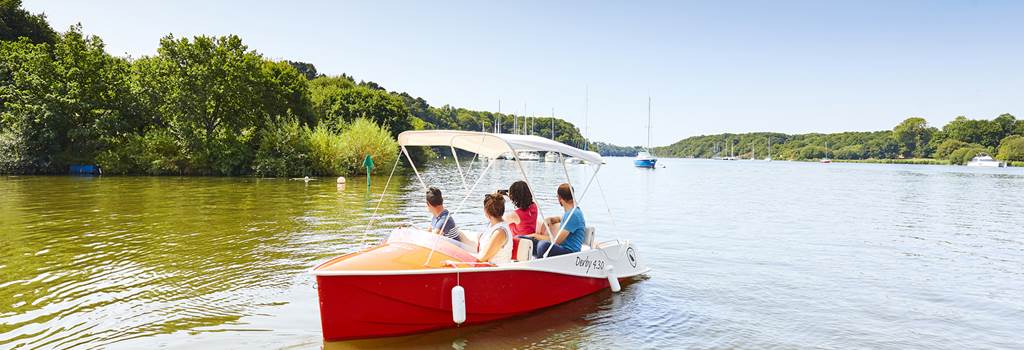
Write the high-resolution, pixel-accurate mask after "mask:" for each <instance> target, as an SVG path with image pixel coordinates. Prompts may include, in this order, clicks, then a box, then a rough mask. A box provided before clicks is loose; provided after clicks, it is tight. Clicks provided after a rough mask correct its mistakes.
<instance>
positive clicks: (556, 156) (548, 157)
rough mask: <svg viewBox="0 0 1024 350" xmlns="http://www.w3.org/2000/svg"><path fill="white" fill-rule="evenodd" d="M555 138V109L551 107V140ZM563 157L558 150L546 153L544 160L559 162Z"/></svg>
mask: <svg viewBox="0 0 1024 350" xmlns="http://www.w3.org/2000/svg"><path fill="white" fill-rule="evenodd" d="M554 140H555V109H554V108H552V109H551V141H554ZM561 159H562V155H560V154H558V152H547V153H544V161H545V162H552V163H558V161H559V160H561Z"/></svg>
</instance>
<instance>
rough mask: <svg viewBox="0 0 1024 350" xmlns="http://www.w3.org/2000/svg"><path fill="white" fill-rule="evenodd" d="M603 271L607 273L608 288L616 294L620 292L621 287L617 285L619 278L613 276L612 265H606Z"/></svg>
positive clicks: (613, 269)
mask: <svg viewBox="0 0 1024 350" xmlns="http://www.w3.org/2000/svg"><path fill="white" fill-rule="evenodd" d="M605 271H608V286H609V287H611V289H612V291H613V292H616V293H618V292H619V291H620V290H622V286H621V285H619V278H618V277H616V276H615V268H614V267H612V265H608V268H607V269H606V270H605Z"/></svg>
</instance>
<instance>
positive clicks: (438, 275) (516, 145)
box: [311, 130, 650, 340]
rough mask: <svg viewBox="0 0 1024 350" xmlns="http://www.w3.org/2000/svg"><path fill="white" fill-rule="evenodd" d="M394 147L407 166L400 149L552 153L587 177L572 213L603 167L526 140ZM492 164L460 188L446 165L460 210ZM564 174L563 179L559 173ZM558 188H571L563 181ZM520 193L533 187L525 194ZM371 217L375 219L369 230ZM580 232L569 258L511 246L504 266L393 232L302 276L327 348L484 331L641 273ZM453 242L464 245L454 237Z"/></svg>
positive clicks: (457, 135)
mask: <svg viewBox="0 0 1024 350" xmlns="http://www.w3.org/2000/svg"><path fill="white" fill-rule="evenodd" d="M398 144H399V145H400V146H401V149H402V152H403V153H404V154H405V156H406V157H405V159H408V160H411V157H409V152H408V150H407V149H406V148H407V147H408V146H430V147H450V148H453V149H461V150H463V151H467V152H473V153H476V154H478V155H481V156H486V157H488V158H496V157H498V156H499V155H501V154H504V153H511V154H517V153H518V152H521V151H532V152H538V151H539V152H558V153H561V154H563V155H565V156H571V157H573V159H580V160H585V161H586V162H587V164H590V166H593V167H594V171H593V175H592V176H591V178H590V179H588V180H587V182H585V183H584V184H576V185H578V186H580V187H582V191H580V192H578V193H577V194H576V195H574V197H576V202H577V204H581V202H582V201H583V200H584V199H586V195H587V191H588V190H589V189H590V184H591V183H592V182H594V181H595V180H597V182H598V183H600V180H598V179H597V178H596V175H597V173H598V171H599V170H600V169H601V165H603V164H604V159H603V158H601V156H600V155H598V154H597V153H594V152H589V151H583V150H580V149H577V148H574V147H571V146H568V145H565V144H562V143H559V142H555V141H552V140H549V139H546V138H542V137H537V136H531V135H509V134H492V133H482V132H470V131H450V130H429V131H426V130H424V131H406V132H403V133H401V134H400V135H398ZM518 154H521V153H518ZM400 159H401V158H399V160H398V161H396V163H395V166H396V167H397V166H398V162H400V161H401V160H400ZM514 162H515V163H516V165H517V168H518V169H517V172H516V174H517V175H519V176H520V177H521V178H522V180H524V181H527V182H529V179H527V178H526V172H525V169H524V168H523V166H522V162H521V161H520V160H518V159H515V160H514ZM496 163H497V162H486V165H483V164H481V166H482V167H484V169H483V170H482V172H480V174H479V175H478V176H479V178H478V179H476V180H475V181H471V180H472V179H467V178H466V177H465V176H466V175H465V173H464V172H463V169H462V166H461V165H460V164H459V163H458V162H456V163H455V164H456V166H457V167H459V173H458V176H460V177H461V179H460V180H461V182H462V184H464V186H465V188H464V190H465V193H466V196H465V199H463V200H462V202H463V203H465V201H466V200H467V199H476V198H478V196H479V194H480V192H474V190H475V189H476V188H477V187H478V185H480V182H481V180H483V179H488V178H493V177H492V176H490V175H489V174H487V172H488V171H489V170H490V169H492V166H493V165H494V164H496ZM563 164H565V163H563ZM410 166H411V167H412V168H413V170H414V172H415V173H416V177H417V179H418V180H419V183H420V184H421V185H422V186H423V188H424V189H426V187H427V186H428V184H427V183H425V182H424V179H423V178H422V177H420V176H419V172H418V171H416V166H415V164H411V163H410ZM472 166H473V165H472V164H471V165H469V167H472ZM563 166H564V165H563ZM565 173H566V176H568V173H569V172H568V170H566V171H565ZM566 181H567V182H569V183H570V184H571V181H570V179H568V178H567V179H566ZM388 184H390V179H389V181H388V182H387V183H386V184H385V186H384V191H385V192H386V191H387V187H388ZM469 184H472V187H470V186H469ZM498 185H504V186H507V183H502V184H490V185H489V186H488V187H487V188H494V186H498ZM598 187H600V186H598ZM530 188H531V189H536V188H537V187H535V186H532V185H531V186H530ZM382 198H383V194H382ZM534 198H539V197H538V196H536V195H535V196H534ZM461 209H462V204H459V207H457V208H454V210H453V211H452V215H457V214H459V211H460V210H461ZM539 214H540V215H541V216H542V217H543V215H544V214H545V213H544V212H543V209H542V208H541V212H540V213H539ZM548 214H552V213H548ZM467 215H469V214H467ZM374 216H376V211H375V212H374V214H373V215H372V216H371V220H372V218H373V217H374ZM460 220H461V218H460ZM371 224H372V221H371ZM367 232H370V231H369V230H368V231H367ZM585 232H586V234H585V237H584V240H583V246H582V249H581V250H580V251H579V252H575V253H570V254H565V255H559V256H548V253H550V251H548V252H544V253H543V254H540V256H542V257H541V258H533V257H532V255H531V254H529V252H530V251H531V250H532V242H531V241H529V240H519V239H518V238H513V243H514V244H513V246H512V251H513V252H512V255H511V256H512V259H511V262H499V263H497V264H492V263H489V262H480V261H478V260H476V258H475V256H474V255H473V254H472V253H474V252H475V250H476V249H477V248H475V246H476V244H475V242H473V240H472V239H469V240H468V241H460V240H461V238H460V240H454V239H449V238H446V237H444V236H443V235H436V234H432V233H430V232H428V231H423V230H418V229H412V228H399V229H395V230H394V231H393V232H392V233H391V235H390V236H389V237H388V238H387V239H386V240H385V241H384V242H382V243H381V244H379V245H376V246H373V247H367V248H366V249H360V250H358V251H355V252H350V253H348V254H344V255H341V256H338V257H335V258H332V259H330V260H327V261H325V262H323V263H320V264H317V265H316V266H315V267H313V269H312V270H311V274H313V275H314V276H315V277H316V286H317V287H316V288H317V294H318V296H319V305H320V319H321V324H322V327H323V337H324V339H327V340H340V339H356V338H371V337H383V336H394V335H403V334H410V333H416V332H422V331H428V330H432V329H441V328H450V327H456V326H459V325H469V324H477V323H483V322H488V321H492V320H497V319H502V318H507V317H512V316H515V315H520V314H524V313H528V312H533V311H537V310H540V309H544V308H547V307H550V306H553V305H557V304H561V303H564V302H567V301H570V300H574V299H577V298H580V297H582V296H585V295H588V294H591V293H594V292H597V291H599V290H602V289H605V288H609V289H611V290H612V291H619V289H620V288H621V287H620V282H619V280H620V279H631V278H633V277H636V276H640V275H643V274H646V273H647V272H648V271H649V270H650V269H648V268H647V267H646V266H645V265H644V264H643V262H641V260H640V259H639V255H638V249H637V248H636V247H635V246H634V245H633V243H631V242H630V241H626V240H618V239H615V240H608V241H604V242H599V241H598V240H596V239H595V238H594V237H595V232H596V230H595V229H594V227H592V226H587V227H586V229H585ZM462 236H463V237H468V236H473V235H471V234H467V233H463V234H462ZM611 236H614V234H612V235H611ZM364 241H365V240H364ZM538 253H539V252H538ZM623 312H627V311H623Z"/></svg>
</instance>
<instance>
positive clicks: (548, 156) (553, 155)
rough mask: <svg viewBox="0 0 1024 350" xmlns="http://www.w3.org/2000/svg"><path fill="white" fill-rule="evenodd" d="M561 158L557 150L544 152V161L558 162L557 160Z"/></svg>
mask: <svg viewBox="0 0 1024 350" xmlns="http://www.w3.org/2000/svg"><path fill="white" fill-rule="evenodd" d="M560 159H562V156H561V155H559V154H558V152H547V153H545V154H544V161H545V162H549V163H558V160H560Z"/></svg>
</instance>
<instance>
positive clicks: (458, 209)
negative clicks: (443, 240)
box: [423, 162, 494, 266]
mask: <svg viewBox="0 0 1024 350" xmlns="http://www.w3.org/2000/svg"><path fill="white" fill-rule="evenodd" d="M491 164H494V163H493V162H491V163H488V164H487V167H486V168H484V171H482V172H480V177H478V178H477V179H476V182H474V183H473V187H471V188H470V189H469V191H468V192H467V193H466V195H465V196H463V197H462V201H461V202H459V206H458V207H456V208H455V211H454V212H449V213H448V217H446V218H445V219H444V223H442V224H441V230H444V226H445V225H447V224H448V220H451V219H452V215H454V214H455V213H458V212H459V211H461V210H462V208H463V207H464V206H465V205H466V200H467V199H469V196H470V195H472V194H473V190H475V189H476V186H477V185H479V184H480V180H483V179H484V175H485V174H487V171H488V170H490V169H491ZM441 234H444V232H441ZM434 245H435V247H431V249H430V254H427V261H424V262H423V265H424V266H426V265H427V264H429V263H430V258H432V257H433V256H434V250H435V249H436V245H437V238H435V239H434Z"/></svg>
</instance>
